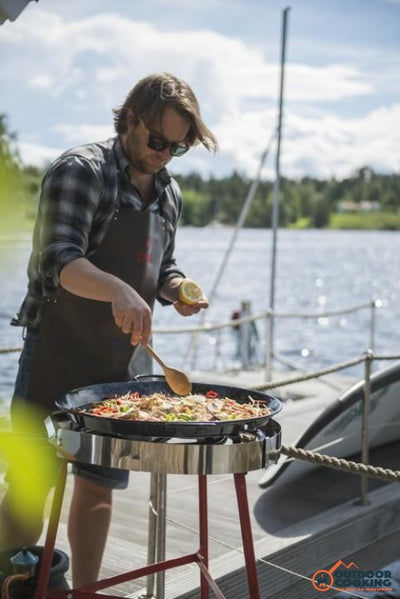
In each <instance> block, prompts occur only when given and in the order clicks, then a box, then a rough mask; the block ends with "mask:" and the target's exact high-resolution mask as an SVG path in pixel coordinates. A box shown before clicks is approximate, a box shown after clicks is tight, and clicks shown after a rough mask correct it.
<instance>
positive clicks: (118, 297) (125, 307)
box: [111, 283, 152, 345]
mask: <svg viewBox="0 0 400 599" xmlns="http://www.w3.org/2000/svg"><path fill="white" fill-rule="evenodd" d="M111 309H112V313H113V316H114V320H115V324H116V325H117V326H118V327H119V328H120V329H121V330H122V332H123V333H130V334H131V343H132V345H137V344H138V343H139V342H140V343H142V344H143V345H144V344H147V343H148V342H149V340H150V334H151V316H152V314H151V310H150V307H149V305H148V304H147V303H146V302H145V301H144V299H143V298H142V297H141V296H140V295H139V294H138V293H137V292H136V291H135V290H134V289H132V287H130V286H129V285H125V284H124V283H123V284H122V285H121V286H118V287H117V288H116V289H115V291H114V294H113V296H112V299H111Z"/></svg>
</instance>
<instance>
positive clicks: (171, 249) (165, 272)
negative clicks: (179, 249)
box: [157, 179, 185, 305]
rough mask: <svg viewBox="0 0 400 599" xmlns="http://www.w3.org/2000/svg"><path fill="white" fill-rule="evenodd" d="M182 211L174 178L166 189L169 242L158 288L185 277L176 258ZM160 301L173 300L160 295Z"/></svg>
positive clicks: (165, 208) (167, 234) (166, 221)
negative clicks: (177, 234) (176, 238)
mask: <svg viewBox="0 0 400 599" xmlns="http://www.w3.org/2000/svg"><path fill="white" fill-rule="evenodd" d="M181 211H182V195H181V191H180V189H179V186H178V184H177V183H176V181H175V180H174V179H172V181H171V185H170V186H169V188H168V190H167V191H166V197H165V200H164V205H163V215H164V219H165V230H166V237H167V244H166V248H165V251H164V256H163V260H162V263H161V269H160V277H159V281H158V289H161V287H162V286H163V285H164V283H165V282H166V281H168V280H169V279H173V278H174V277H182V278H184V277H185V274H184V273H183V271H182V270H181V269H180V268H179V266H178V265H177V263H176V259H175V234H176V229H177V226H178V222H179V217H180V214H181ZM157 299H158V301H159V302H160V303H161V304H162V305H169V304H171V302H169V301H168V300H165V299H164V298H162V297H160V296H158V297H157Z"/></svg>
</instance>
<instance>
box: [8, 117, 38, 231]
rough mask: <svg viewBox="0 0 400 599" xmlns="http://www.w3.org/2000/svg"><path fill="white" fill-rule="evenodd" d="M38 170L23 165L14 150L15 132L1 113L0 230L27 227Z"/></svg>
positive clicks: (34, 209) (35, 192)
mask: <svg viewBox="0 0 400 599" xmlns="http://www.w3.org/2000/svg"><path fill="white" fill-rule="evenodd" d="M40 178H41V173H40V172H39V171H38V170H37V169H35V168H33V167H30V168H24V167H23V165H22V164H21V161H20V158H19V155H18V152H17V150H16V149H15V134H13V133H11V132H10V131H9V129H8V125H7V121H6V117H5V115H3V114H0V232H14V231H18V230H22V229H26V228H27V227H29V226H30V221H31V220H32V218H33V217H34V215H35V213H36V201H37V195H38V190H39V185H40Z"/></svg>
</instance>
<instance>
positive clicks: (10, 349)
mask: <svg viewBox="0 0 400 599" xmlns="http://www.w3.org/2000/svg"><path fill="white" fill-rule="evenodd" d="M14 351H22V347H0V354H9V353H11V352H14Z"/></svg>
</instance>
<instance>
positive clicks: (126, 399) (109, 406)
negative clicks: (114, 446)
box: [80, 390, 271, 422]
mask: <svg viewBox="0 0 400 599" xmlns="http://www.w3.org/2000/svg"><path fill="white" fill-rule="evenodd" d="M80 412H83V413H85V414H89V415H93V416H100V417H105V418H118V419H124V420H140V421H156V422H177V421H178V422H182V421H186V422H211V421H215V420H248V419H249V418H257V417H259V416H267V415H268V414H270V412H271V410H270V409H269V408H268V406H266V405H265V403H264V402H263V401H258V400H254V399H253V398H252V397H251V396H249V397H248V402H246V403H239V402H237V401H235V400H234V399H231V398H229V397H220V396H219V394H218V393H216V392H215V391H212V390H210V391H208V392H207V393H206V394H205V395H203V394H200V393H194V394H190V395H186V396H184V397H182V396H178V395H169V394H166V393H161V392H158V393H152V394H151V395H140V394H139V393H138V392H137V391H135V392H129V393H126V394H125V395H119V396H113V397H107V398H105V399H104V400H103V401H100V402H98V403H95V404H92V405H90V406H89V407H86V408H85V407H83V408H81V410H80Z"/></svg>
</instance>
